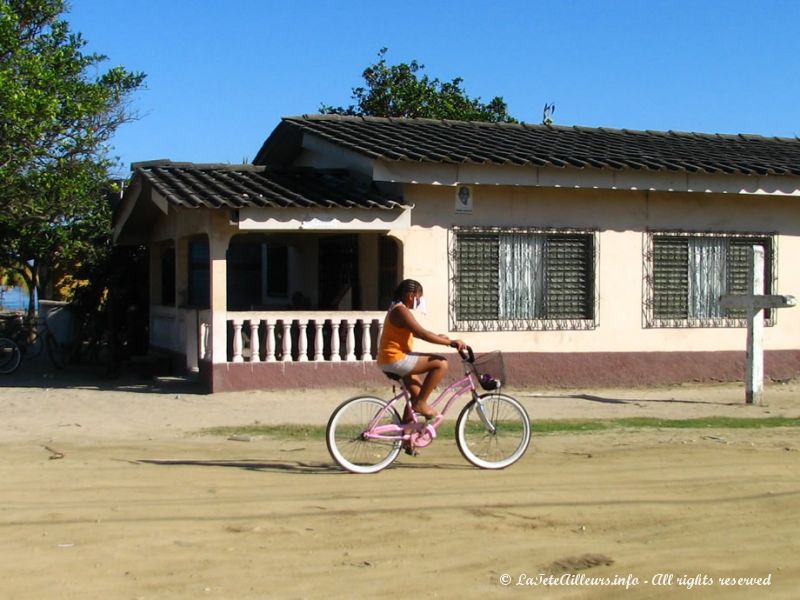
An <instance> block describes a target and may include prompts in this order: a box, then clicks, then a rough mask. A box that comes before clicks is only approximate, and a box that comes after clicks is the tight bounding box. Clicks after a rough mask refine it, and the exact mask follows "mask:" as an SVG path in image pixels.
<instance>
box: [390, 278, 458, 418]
mask: <svg viewBox="0 0 800 600" xmlns="http://www.w3.org/2000/svg"><path fill="white" fill-rule="evenodd" d="M421 306H424V301H423V300H422V284H420V283H419V282H418V281H414V280H413V279H406V280H404V281H401V282H400V285H398V286H397V289H396V290H395V291H394V294H393V296H392V305H391V307H390V308H389V311H388V312H387V313H386V319H385V320H384V324H383V333H382V334H381V340H380V343H379V347H378V367H380V369H381V370H382V371H384V372H385V373H393V374H395V375H399V376H400V377H402V378H403V382H404V383H405V386H406V388H407V389H408V391H409V393H410V394H411V405H412V407H413V409H414V411H415V412H417V413H419V414H421V415H423V416H425V417H427V418H429V419H432V418H434V417H436V416H437V414H438V413H437V412H436V411H435V410H434V409H433V408H432V407H430V406H429V405H428V397H429V396H430V395H431V392H432V391H433V390H434V389H435V388H436V386H437V385H438V384H439V382H440V381H441V380H442V379H443V378H444V376H445V374H446V373H447V359H446V358H445V357H444V356H441V355H439V354H427V353H420V352H412V350H411V349H412V346H413V340H414V338H419V339H421V340H424V341H426V342H430V343H432V344H441V345H442V346H450V347H452V348H456V349H458V351H459V352H460V351H461V350H463V349H464V348H465V347H466V344H465V343H464V342H463V341H461V340H451V339H450V338H449V337H447V336H446V335H440V334H436V333H432V332H430V331H428V330H427V329H425V328H424V327H422V325H420V324H419V323H418V322H417V320H416V318H414V314H413V313H412V312H411V311H412V310H415V309H417V308H420V307H421ZM425 374H427V375H425ZM420 375H425V379H424V380H423V379H421V378H420V377H419V376H420ZM405 417H406V420H409V415H406V416H405Z"/></svg>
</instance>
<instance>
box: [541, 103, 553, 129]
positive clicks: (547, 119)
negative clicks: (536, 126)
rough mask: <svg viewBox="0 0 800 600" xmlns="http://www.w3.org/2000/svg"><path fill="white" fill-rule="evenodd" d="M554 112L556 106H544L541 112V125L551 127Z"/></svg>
mask: <svg viewBox="0 0 800 600" xmlns="http://www.w3.org/2000/svg"><path fill="white" fill-rule="evenodd" d="M554 112H556V105H555V104H547V103H545V105H544V110H543V111H542V125H552V124H553V113H554Z"/></svg>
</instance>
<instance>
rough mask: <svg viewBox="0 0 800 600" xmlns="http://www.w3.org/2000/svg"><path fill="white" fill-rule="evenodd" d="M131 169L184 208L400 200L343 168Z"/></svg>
mask: <svg viewBox="0 0 800 600" xmlns="http://www.w3.org/2000/svg"><path fill="white" fill-rule="evenodd" d="M133 171H134V175H135V176H136V175H138V176H140V177H142V178H143V179H144V180H146V181H148V182H149V183H150V184H151V185H152V186H153V187H154V188H156V189H157V190H158V191H159V193H161V194H162V195H163V196H164V197H165V198H166V199H167V200H168V201H169V202H170V203H172V204H174V205H177V206H183V207H188V208H199V207H208V208H220V207H232V208H241V207H245V206H256V207H277V208H287V207H300V208H382V209H393V208H401V207H403V206H404V204H403V203H402V200H401V199H399V198H396V197H392V196H390V195H387V194H385V193H383V192H381V191H379V190H378V189H377V188H376V187H375V185H374V184H373V183H371V182H369V181H361V180H355V179H353V178H352V177H351V176H350V175H349V173H348V172H347V171H345V170H335V169H329V170H325V169H306V168H285V169H279V168H270V167H256V166H252V165H204V164H194V163H173V162H170V161H154V162H151V163H135V164H134V165H133Z"/></svg>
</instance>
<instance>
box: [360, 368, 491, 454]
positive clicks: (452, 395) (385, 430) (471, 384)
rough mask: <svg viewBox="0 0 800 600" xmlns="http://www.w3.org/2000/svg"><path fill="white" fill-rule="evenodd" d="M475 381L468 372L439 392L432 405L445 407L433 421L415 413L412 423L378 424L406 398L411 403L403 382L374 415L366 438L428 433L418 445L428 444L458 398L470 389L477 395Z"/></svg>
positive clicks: (407, 402) (396, 438)
mask: <svg viewBox="0 0 800 600" xmlns="http://www.w3.org/2000/svg"><path fill="white" fill-rule="evenodd" d="M476 389H477V388H476V387H475V381H474V380H473V378H472V373H471V372H469V371H468V372H467V373H466V374H465V375H464V377H463V378H461V379H459V380H458V381H455V382H453V383H451V384H450V385H449V386H447V387H446V388H445V389H444V390H442V393H441V394H439V395H438V396H437V397H436V399H435V400H434V401H433V402H431V406H432V407H433V408H436V407H437V406H439V405H441V404H442V403H444V407H443V408H442V409H441V410H440V411H439V415H438V416H437V417H436V418H435V419H434V420H433V422H432V423H428V424H423V423H420V422H419V421H418V420H417V415H416V414H413V411H412V414H413V421H412V422H411V423H403V424H402V425H394V424H389V425H378V424H377V423H378V422H379V421H380V420H381V419H382V418H383V417H384V415H386V414H387V413H388V411H389V410H390V409H391V408H392V407H394V405H395V404H396V403H397V402H398V401H400V400H401V399H404V400H405V401H406V404H407V405H408V404H409V400H410V397H409V395H408V390H406V388H405V386H403V385H402V383H401V389H400V393H399V394H397V395H396V396H395V397H394V398H392V399H391V400H389V402H388V403H387V404H386V406H385V407H383V408H382V409H381V410H380V411H378V414H376V415H375V417H373V419H372V421H370V424H369V426H368V427H367V429H366V431H364V433H363V434H362V435H363V436H364V438H365V439H370V440H389V441H396V440H398V439H399V440H403V441H406V440H409V439H411V436H412V435H414V434H416V435H417V436H420V435H425V434H426V433H427V434H428V436H429V437H428V438H427V441H426V442H424V443H421V440H417V445H418V446H423V445H427V444H428V443H430V442H431V441H433V439H434V438H436V430H437V429H438V428H439V425H441V423H442V421H443V420H444V416H445V414H447V411H448V410H449V409H450V406H451V405H452V404H453V402H454V401H455V399H456V398H459V397H460V396H461V395H462V394H465V393H466V392H467V391H469V392H470V393H471V394H472V395H473V396H475V392H476ZM448 394H449V398H448V399H447V401H446V402H444V399H445V398H447V396H448Z"/></svg>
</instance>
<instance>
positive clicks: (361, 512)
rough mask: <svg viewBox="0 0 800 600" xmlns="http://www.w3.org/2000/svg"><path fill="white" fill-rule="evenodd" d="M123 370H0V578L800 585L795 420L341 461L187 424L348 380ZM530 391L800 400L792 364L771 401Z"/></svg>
mask: <svg viewBox="0 0 800 600" xmlns="http://www.w3.org/2000/svg"><path fill="white" fill-rule="evenodd" d="M0 383H2V382H0ZM115 387H116V388H117V389H115V390H114V391H112V390H111V389H95V388H94V387H92V386H90V385H82V384H81V382H79V381H75V380H60V381H59V380H49V379H43V380H38V379H32V380H30V381H25V380H20V382H19V383H18V384H17V385H13V386H12V385H9V386H6V387H2V388H0V457H1V458H0V481H2V486H1V487H0V535H2V539H3V544H2V546H0V597H2V598H4V599H8V600H28V599H31V600H45V599H50V598H63V599H86V598H104V599H117V598H120V599H136V598H147V599H149V598H158V599H162V598H164V599H173V598H174V599H178V598H180V599H184V598H223V599H231V600H234V599H262V598H362V597H375V598H390V597H392V598H394V597H398V596H399V597H411V596H416V597H425V598H485V597H496V598H548V599H549V598H592V599H594V598H599V599H605V598H607V599H617V598H687V597H690V596H691V597H693V598H786V599H789V598H797V590H798V589H800V566H798V564H797V557H798V556H800V519H798V518H797V509H798V506H800V471H799V469H798V461H800V452H798V450H799V449H800V441H799V440H798V434H799V433H800V431H799V430H798V429H792V428H781V429H761V430H757V429H744V430H730V429H725V430H672V429H664V430H638V431H609V432H602V433H571V434H551V435H542V436H537V437H536V438H534V441H533V444H532V447H531V449H530V451H529V452H528V454H527V455H526V456H525V457H524V458H523V459H522V460H521V461H520V463H518V464H517V465H515V466H513V467H512V468H510V469H508V470H505V471H500V472H486V471H480V470H477V469H475V468H473V467H471V466H469V465H468V464H467V463H466V462H465V461H464V459H463V458H462V457H461V456H460V455H459V454H458V451H457V449H456V447H455V444H454V443H453V442H452V441H443V440H442V441H438V442H437V443H435V444H434V445H433V446H431V447H429V448H427V449H425V451H424V452H423V453H422V454H421V456H418V457H415V458H411V457H406V456H402V457H401V458H400V459H399V461H398V462H397V463H396V465H395V466H394V467H393V468H390V469H388V470H386V471H384V472H383V473H380V474H378V475H372V476H359V475H351V474H347V473H343V472H341V471H339V470H338V469H336V468H334V467H333V465H332V463H331V460H330V458H329V456H328V454H327V451H326V449H325V446H324V442H323V441H321V440H316V439H308V440H275V439H268V438H256V439H253V440H252V441H250V442H247V443H243V442H236V441H229V440H227V439H225V438H220V437H209V436H198V435H193V434H191V433H190V432H195V431H197V430H198V429H200V428H201V427H205V426H208V425H210V424H226V423H240V424H241V423H251V422H253V421H254V420H260V421H261V422H270V421H274V422H282V421H287V422H302V421H303V420H305V421H308V422H324V420H325V417H326V415H327V413H328V412H329V410H330V408H332V407H333V406H334V405H335V404H336V403H338V401H339V400H341V398H342V394H343V392H341V391H333V392H331V391H327V392H325V391H313V390H308V391H305V392H298V393H297V394H296V395H295V396H294V397H293V399H292V401H291V402H290V401H289V400H287V399H285V398H281V397H278V396H272V395H270V394H266V393H261V394H254V393H239V394H223V395H216V396H204V395H200V394H197V393H196V391H194V390H193V389H192V388H186V387H181V386H179V385H178V386H172V385H161V386H157V387H155V388H154V387H152V386H148V385H140V384H137V383H135V382H134V383H131V384H130V385H124V384H123V385H119V384H118V385H116V386H115ZM519 396H520V397H521V398H523V399H524V401H525V403H526V404H527V405H528V408H529V410H530V411H531V414H532V415H534V418H536V415H538V416H539V418H565V417H570V416H582V417H584V418H586V417H595V418H607V417H609V416H630V415H632V414H636V415H639V414H643V413H654V414H659V415H662V413H663V416H673V417H682V416H696V414H707V413H711V414H715V413H717V414H726V415H728V414H730V415H733V416H776V415H786V416H796V415H798V414H800V399H798V398H799V396H798V388H796V387H793V386H792V385H788V386H780V387H775V388H769V389H768V393H767V394H766V402H765V406H761V407H744V406H743V405H742V403H741V396H742V394H741V390H739V389H738V388H736V387H732V386H714V387H705V388H690V387H682V388H673V389H661V390H595V391H592V392H591V393H589V392H585V391H584V392H580V393H578V392H566V391H551V392H544V393H543V392H526V391H520V394H519ZM300 402H304V403H305V407H304V408H303V409H302V410H300V411H299V413H297V414H296V413H294V412H292V409H291V407H292V406H294V407H295V408H296V407H297V405H298V404H299V403H300ZM284 403H286V404H284ZM265 408H266V410H265ZM62 455H63V456H62ZM723 578H731V580H730V581H724V580H723ZM740 579H741V580H740ZM612 584H616V585H612ZM690 587H691V588H692V589H691V590H690V589H689V588H690Z"/></svg>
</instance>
